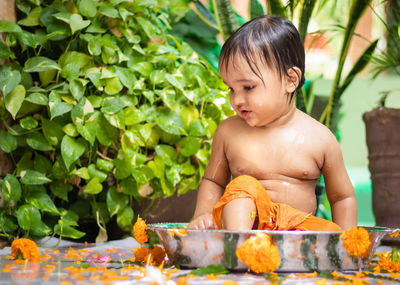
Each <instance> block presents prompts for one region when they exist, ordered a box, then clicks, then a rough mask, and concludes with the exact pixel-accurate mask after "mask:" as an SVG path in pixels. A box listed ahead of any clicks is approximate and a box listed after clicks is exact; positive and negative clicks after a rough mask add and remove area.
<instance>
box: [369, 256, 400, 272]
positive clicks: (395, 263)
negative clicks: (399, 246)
mask: <svg viewBox="0 0 400 285" xmlns="http://www.w3.org/2000/svg"><path fill="white" fill-rule="evenodd" d="M377 255H378V258H379V260H378V265H379V266H377V267H376V268H374V273H375V272H378V273H379V272H380V271H381V270H386V271H390V272H399V271H400V260H399V256H398V255H397V252H392V253H391V252H389V251H385V252H382V253H378V254H377ZM394 255H396V256H394Z"/></svg>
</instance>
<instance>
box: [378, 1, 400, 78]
mask: <svg viewBox="0 0 400 285" xmlns="http://www.w3.org/2000/svg"><path fill="white" fill-rule="evenodd" d="M383 4H385V5H386V8H385V11H387V19H386V20H384V19H382V18H380V17H379V16H378V18H379V20H380V21H381V22H382V23H383V25H384V27H385V32H386V40H387V46H386V49H385V50H384V51H382V52H380V53H379V54H377V55H376V56H375V57H373V59H372V61H373V63H374V70H373V71H374V78H376V77H377V76H378V75H379V74H381V73H382V72H384V71H389V72H392V73H393V74H396V75H400V1H399V0H392V1H386V2H384V3H383ZM375 15H378V14H377V13H375Z"/></svg>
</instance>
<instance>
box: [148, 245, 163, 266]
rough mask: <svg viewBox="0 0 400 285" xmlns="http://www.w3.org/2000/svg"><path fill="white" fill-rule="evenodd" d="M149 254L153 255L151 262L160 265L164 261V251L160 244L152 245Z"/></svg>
mask: <svg viewBox="0 0 400 285" xmlns="http://www.w3.org/2000/svg"><path fill="white" fill-rule="evenodd" d="M150 254H151V256H152V257H153V264H154V265H160V264H161V263H162V262H163V261H164V257H165V251H164V249H163V248H162V247H160V246H157V245H156V246H154V247H153V249H152V250H151V251H150Z"/></svg>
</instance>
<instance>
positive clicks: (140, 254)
mask: <svg viewBox="0 0 400 285" xmlns="http://www.w3.org/2000/svg"><path fill="white" fill-rule="evenodd" d="M133 253H134V254H135V260H136V262H145V261H146V257H147V256H148V255H149V253H150V249H149V248H148V247H137V248H135V249H134V250H133Z"/></svg>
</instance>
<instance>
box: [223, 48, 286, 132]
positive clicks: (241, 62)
mask: <svg viewBox="0 0 400 285" xmlns="http://www.w3.org/2000/svg"><path fill="white" fill-rule="evenodd" d="M257 67H258V68H259V72H260V75H261V76H262V79H263V80H261V78H259V77H258V76H257V75H256V74H255V73H254V72H253V71H252V70H251V68H250V66H249V65H248V63H247V62H246V61H245V59H244V58H243V57H241V56H237V57H236V58H235V59H234V61H231V62H230V63H229V65H228V66H227V68H225V67H222V68H221V71H220V73H221V76H222V79H223V80H224V82H225V84H226V85H227V86H228V87H229V88H230V103H231V105H232V107H233V109H234V110H235V112H236V113H237V114H238V116H239V117H241V118H242V119H243V120H245V121H246V123H247V124H248V125H249V126H251V127H264V126H268V125H270V124H271V123H274V122H275V121H276V120H277V119H279V118H280V117H281V116H283V115H284V114H286V113H287V112H288V111H289V109H290V106H292V104H289V91H290V90H291V89H290V88H289V86H288V85H289V84H288V83H287V82H286V81H287V80H285V78H284V76H283V77H282V78H281V76H280V74H279V73H278V71H276V70H275V69H272V68H269V67H268V66H266V64H264V63H261V62H257ZM263 81H264V82H263Z"/></svg>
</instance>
